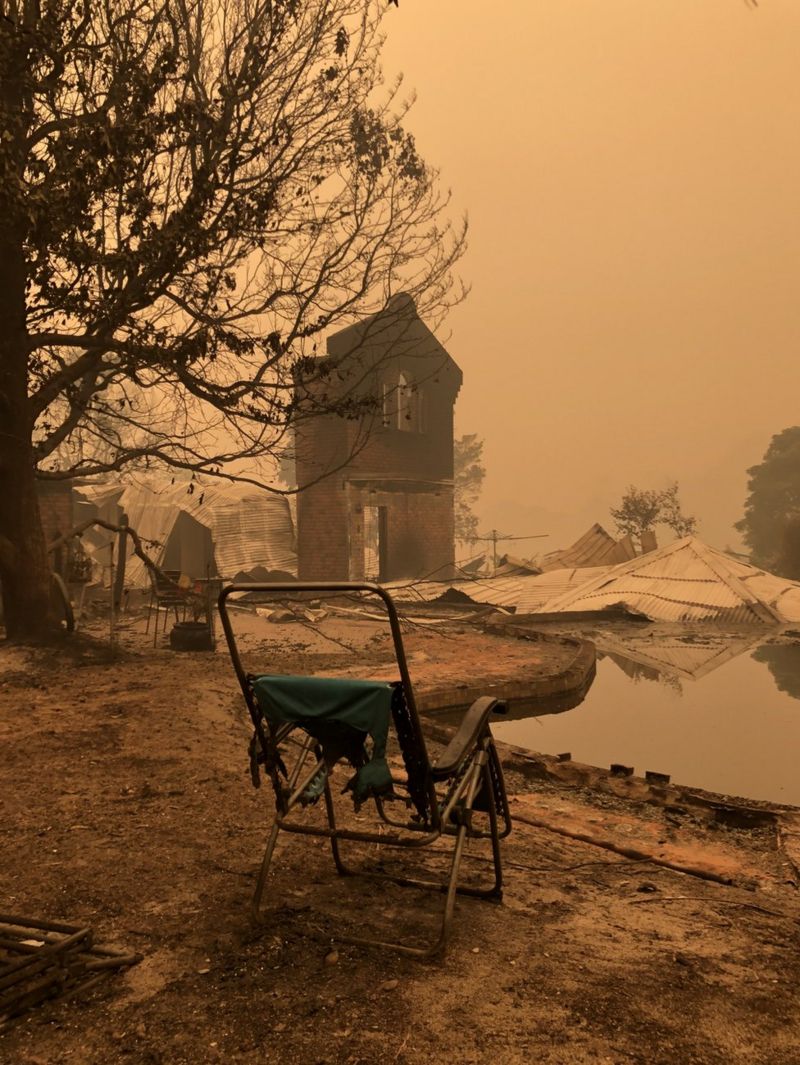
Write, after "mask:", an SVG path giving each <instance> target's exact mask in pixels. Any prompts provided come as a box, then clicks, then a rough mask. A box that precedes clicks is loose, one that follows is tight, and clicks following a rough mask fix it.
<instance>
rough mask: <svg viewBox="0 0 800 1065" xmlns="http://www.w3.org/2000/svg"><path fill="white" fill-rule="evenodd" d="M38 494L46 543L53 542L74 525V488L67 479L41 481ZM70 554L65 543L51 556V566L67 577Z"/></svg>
mask: <svg viewBox="0 0 800 1065" xmlns="http://www.w3.org/2000/svg"><path fill="white" fill-rule="evenodd" d="M37 495H38V496H39V513H40V515H41V519H42V529H43V530H44V539H45V543H47V544H51V543H52V542H53V540H56V539H58V537H59V536H62V535H63V534H64V533H66V532H69V530H70V529H71V528H72V527H73V524H74V522H73V515H72V488H71V486H70V485H69V483H68V482H66V481H41V482H39V484H38V485H37ZM69 554H70V549H69V547H68V546H66V545H65V546H64V547H63V548H61V549H59V550H57V551H55V552H53V554H52V555H51V556H50V565H51V568H52V569H53V570H55V572H56V573H60V574H61V576H62V577H65V578H66V576H67V570H68V565H69Z"/></svg>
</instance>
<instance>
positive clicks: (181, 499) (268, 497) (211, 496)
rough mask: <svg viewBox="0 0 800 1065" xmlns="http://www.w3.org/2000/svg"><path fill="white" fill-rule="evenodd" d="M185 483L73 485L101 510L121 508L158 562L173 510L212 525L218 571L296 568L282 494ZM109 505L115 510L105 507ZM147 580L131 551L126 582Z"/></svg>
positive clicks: (151, 480)
mask: <svg viewBox="0 0 800 1065" xmlns="http://www.w3.org/2000/svg"><path fill="white" fill-rule="evenodd" d="M189 487H190V482H186V481H180V482H178V483H176V484H170V483H167V482H166V481H159V480H157V479H155V478H149V479H148V480H146V481H141V482H138V483H130V484H125V485H121V486H120V485H118V486H116V488H114V489H113V490H112V489H110V488H109V486H107V485H92V486H86V487H82V488H80V489H77V491H78V493H79V494H80V495H81V496H82V497H83V498H84V499H86V500H87V501H89V502H93V503H95V505H100V506H102V507H103V509H104V514H103V516H106V517H111V518H115V519H116V520H117V521H118V520H119V516H120V514H121V513H122V512H123V511H124V512H125V513H126V514H127V516H128V524H129V525H130V526H131V528H133V529H135V530H136V531H137V533H139V535H140V536H141V537H142V538H143V539H145V540H148V541H150V542H151V543H152V544H155V545H158V546H154V547H152V550H151V552H150V553H151V557H152V558H153V560H154V561H155V562H156V563H157V564H160V563H161V561H162V559H163V556H164V550H165V545H166V543H167V541H168V539H169V536H170V534H171V533H172V530H173V528H174V526H175V523H176V521H177V519H178V515H179V514H180V513H186V514H189V515H190V517H192V518H193V519H194V520H195V521H197V522H199V523H200V524H201V525H204V526H205V527H206V528H208V529H209V530H210V531H211V535H212V537H213V539H214V557H215V561H216V565H217V570H218V571H219V573H221V574H222V575H223V576H225V577H233V576H234V575H235V574H236V573H237V572H240V571H241V570H249V569H252V568H253V567H254V566H263V567H264V568H265V569H268V570H269V569H278V570H285V571H286V572H289V573H294V572H295V571H296V568H297V556H296V554H295V549H294V527H293V524H292V519H291V513H290V510H289V504H288V503H287V501H286V499H285V498H284V497H283V496H276V495H272V494H270V493H267V492H264V491H261V490H260V489H258V488H255V487H251V486H247V485H242V484H221V483H214V482H212V483H208V484H202V483H199V482H194V489H193V490H192V491H191V492H190V491H189ZM112 507H113V508H115V510H116V515H112V514H110V513H105V512H108V511H109V508H112ZM103 561H105V560H103ZM191 576H193V577H199V576H202V574H191ZM147 581H148V577H147V572H146V569H145V566H144V563H143V562H142V561H141V560H140V559H139V558H137V557H136V556H135V555H134V556H132V557H129V559H128V565H127V567H126V583H127V584H129V585H131V586H134V587H136V586H143V585H146V584H147Z"/></svg>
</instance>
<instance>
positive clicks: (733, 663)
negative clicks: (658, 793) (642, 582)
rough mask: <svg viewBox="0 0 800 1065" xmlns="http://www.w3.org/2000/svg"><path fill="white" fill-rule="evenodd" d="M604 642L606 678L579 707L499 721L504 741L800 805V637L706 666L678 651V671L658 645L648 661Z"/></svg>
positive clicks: (601, 675)
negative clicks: (609, 648) (606, 647)
mask: <svg viewBox="0 0 800 1065" xmlns="http://www.w3.org/2000/svg"><path fill="white" fill-rule="evenodd" d="M600 647H601V641H598V663H597V677H596V679H595V681H594V684H593V685H592V687H591V688H590V689H589V692H588V693H587V695H586V698H585V699H584V701H583V702H582V703H581V704H580V705H579V706H577V707H575V708H574V709H572V710H567V711H565V712H564V713H556V714H547V715H544V716H536V717H533V716H531V717H525V718H522V719H519V720H512V721H506V722H501V721H500V720H499V719H498V720H496V721H495V722H494V723H493V725H492V730H493V732H494V733H495V735H496V736H497V738H498V739H501V740H504V741H505V742H507V743H513V744H516V745H518V746H520V747H528V748H530V749H531V750H535V751H540V752H543V753H547V754H558V753H561V752H566V751H569V752H570V754H571V755H572V758H573V759H574V760H575V761H576V762H585V763H588V764H589V765H597V766H603V767H608V766H609V765H610V764H611V763H612V762H621V763H622V764H624V765H628V766H634V771H635V773H636V775H637V776H643V775H644V773H645V770H655V771H656V772H660V773H669V774H670V776H671V778H672V781H673V783H675V784H685V785H689V786H691V787H698V788H705V789H706V790H708V791H716V792H722V793H724V794H727V795H741V796H747V797H748V798H753V799H766V800H770V801H772V802H781V803H791V804H792V805H797V806H800V643H783V644H781V643H765V644H763V645H761V646H760V647H756V648H755V649H753V647H752V646H751V647H749V648H747V649H746V650H743V651H740V652H739V653H737V651H736V649H735V648H734V649H732V650H730V651H729V652H725V653H728V654H732V655H734V657H730V658H728V659H727V660H725V653H724V654H723V655H720V654H719V653H717V660H716V661H711V660H707V661H706V662H705V665H704V666H702V667H700V668H696V666H695V664H694V663H690V664H689V667H688V668H687V664H686V661H683V662H681V659H680V656H679V655H677V654H673V655H672V660H673V661H676V662H678V663H679V664H681V665H682V668H678V669H674V670H673V669H668V668H663V667H662V666H661V665H660V661H661V659H662V658H664V659H669V657H670V656H669V655H667V654H664V655H662V656H659V654H658V648H657V647H654V646H653V645H652V644H651V645H650V646H649V647H648V655H647V656H641V655H640V656H638V660H637V659H635V658H628V657H626V656H625V654H622V653H620V649H619V647H618V646H615V649H614V652H613V655H609V654H606V655H605V656H604V657H602V658H601V656H600ZM673 648H674V644H673ZM689 650H690V651H691V650H692V648H691V647H690V648H689ZM717 650H718V649H717ZM706 657H707V659H708V656H706ZM712 658H713V656H712ZM720 658H722V661H721V663H720V664H718V663H719V659H720ZM695 660H697V654H696V653H695ZM653 662H657V663H659V665H658V668H656V667H654V665H653ZM692 670H694V673H695V674H700V675H699V676H695V675H693V672H692ZM704 670H707V671H706V672H704Z"/></svg>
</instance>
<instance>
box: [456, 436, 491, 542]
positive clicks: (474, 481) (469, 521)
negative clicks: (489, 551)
mask: <svg viewBox="0 0 800 1065" xmlns="http://www.w3.org/2000/svg"><path fill="white" fill-rule="evenodd" d="M482 460H483V441H482V440H480V439H479V438H478V435H477V434H476V433H467V434H466V435H465V436H460V437H458V439H457V440H455V441H454V444H453V466H454V473H453V478H454V483H453V494H454V500H455V530H456V540H461V541H462V542H464V543H474V542H475V540H476V539H477V538H478V517H477V515H476V514H475V512H474V511H473V509H472V508H473V507H474V506H475V504H476V503H477V501H478V498H479V496H480V494H481V488H482V486H483V479H484V477H485V476H486V469H485V467H484V465H483V461H482Z"/></svg>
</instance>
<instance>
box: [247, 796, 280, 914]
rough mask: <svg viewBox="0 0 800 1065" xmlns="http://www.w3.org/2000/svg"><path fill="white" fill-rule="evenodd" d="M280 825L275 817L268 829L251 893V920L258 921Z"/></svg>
mask: <svg viewBox="0 0 800 1065" xmlns="http://www.w3.org/2000/svg"><path fill="white" fill-rule="evenodd" d="M280 830H281V829H280V825H279V824H278V819H277V817H276V818H275V820H274V821H273V822H272V828H271V829H270V833H269V837H268V838H267V846H266V849H265V851H264V857H263V858H262V859H261V868H260V869H259V871H258V880H257V881H256V889H255V891H254V892H253V901H252V903H251V909H252V915H253V920H254V921H258V920H260V918H259V911H260V909H261V897H262V895H263V894H264V884H265V883H266V880H267V873H268V872H269V867H270V863H271V861H272V854H273V852H274V850H275V843H276V842H277V839H278V833H279V832H280Z"/></svg>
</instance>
